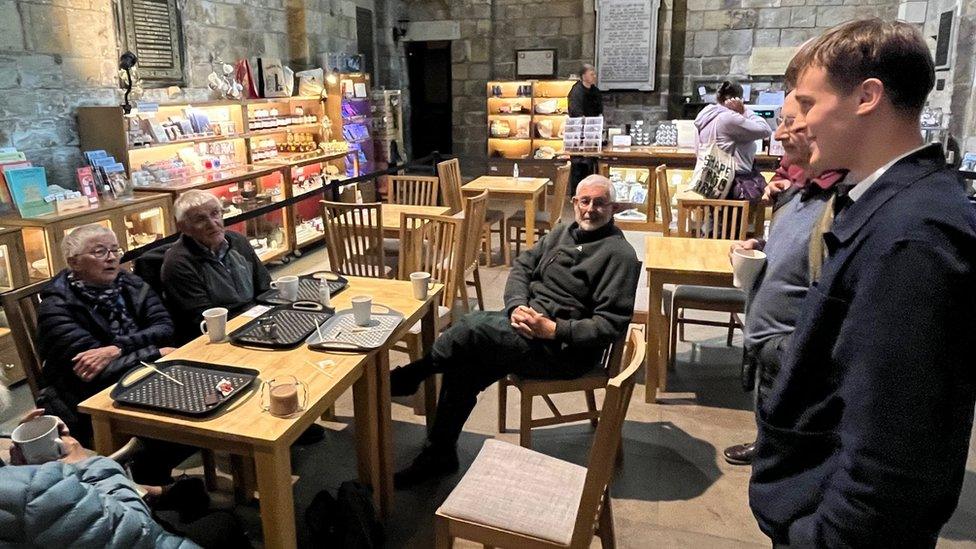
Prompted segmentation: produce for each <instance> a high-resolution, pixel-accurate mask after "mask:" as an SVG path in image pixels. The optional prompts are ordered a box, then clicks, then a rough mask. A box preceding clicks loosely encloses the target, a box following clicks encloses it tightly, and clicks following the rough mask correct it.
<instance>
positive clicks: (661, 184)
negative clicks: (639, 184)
mask: <svg viewBox="0 0 976 549" xmlns="http://www.w3.org/2000/svg"><path fill="white" fill-rule="evenodd" d="M654 177H655V178H656V179H657V200H658V203H659V205H660V207H661V234H663V235H664V236H671V233H672V231H673V230H674V229H673V228H672V227H671V225H673V224H674V216H673V214H672V212H671V191H670V189H669V188H668V167H667V165H666V164H661V165H660V166H658V167H657V168H655V169H654Z"/></svg>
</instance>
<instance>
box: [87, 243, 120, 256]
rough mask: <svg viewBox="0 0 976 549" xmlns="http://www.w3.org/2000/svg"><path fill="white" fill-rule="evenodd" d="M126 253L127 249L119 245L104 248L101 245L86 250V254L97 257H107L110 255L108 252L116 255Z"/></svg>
mask: <svg viewBox="0 0 976 549" xmlns="http://www.w3.org/2000/svg"><path fill="white" fill-rule="evenodd" d="M124 253H125V250H124V249H122V248H120V247H117V246H116V247H115V248H103V247H101V246H99V247H97V248H95V249H94V250H92V251H90V252H85V254H84V255H90V256H92V257H94V258H95V259H105V258H106V257H108V254H112V255H113V256H115V257H122V255H123V254H124Z"/></svg>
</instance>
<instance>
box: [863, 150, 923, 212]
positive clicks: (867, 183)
mask: <svg viewBox="0 0 976 549" xmlns="http://www.w3.org/2000/svg"><path fill="white" fill-rule="evenodd" d="M928 146H929V144H928V143H926V144H924V145H922V146H921V147H918V148H916V149H912V150H910V151H908V152H907V153H905V154H903V155H901V156H899V157H897V158H895V159H894V160H892V161H891V162H888V163H887V164H885V165H884V166H881V167H880V168H878V169H877V170H874V173H872V174H871V175H869V176H867V177H865V178H864V179H862V180H861V181H858V182H857V183H855V184H854V186H853V188H852V189H851V190H850V192H849V193H847V196H848V198H850V199H851V202H857V199H858V198H861V196H862V195H864V193H866V192H868V189H870V188H871V185H874V182H875V181H877V180H878V179H880V178H881V176H882V175H884V174H885V172H887V171H888V170H889V169H891V167H892V166H894V165H895V164H897V163H898V161H899V160H901V159H902V158H905V157H906V156H910V155H913V154H915V153H917V152H918V151H920V150H922V149H924V148H925V147H928ZM845 186H847V185H845Z"/></svg>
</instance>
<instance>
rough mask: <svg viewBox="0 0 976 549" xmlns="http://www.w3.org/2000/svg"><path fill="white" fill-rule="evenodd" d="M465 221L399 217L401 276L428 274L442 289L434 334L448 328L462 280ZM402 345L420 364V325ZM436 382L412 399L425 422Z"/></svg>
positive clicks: (432, 406) (425, 385) (433, 403)
mask: <svg viewBox="0 0 976 549" xmlns="http://www.w3.org/2000/svg"><path fill="white" fill-rule="evenodd" d="M463 230H464V220H463V219H460V218H458V217H453V216H444V215H420V214H407V213H401V214H400V242H401V246H402V247H401V253H400V273H402V274H401V277H402V278H403V279H405V280H409V277H410V273H412V272H417V271H423V272H427V273H430V279H431V282H435V283H439V284H443V285H444V291H443V293H442V294H441V295H442V300H443V301H442V303H441V304H440V305H439V306H438V307H437V322H436V332H437V333H439V332H441V331H442V330H444V329H446V328H447V327H448V326H450V324H451V322H452V308H453V305H454V300H455V298H456V296H457V295H458V289H457V285H458V283H459V281H461V282H462V283H463V277H464V261H463V260H464V243H463V237H464V234H463ZM401 342H402V343H403V345H402V346H401V345H396V346H394V347H393V348H394V349H396V350H398V351H403V352H406V353H407V355H408V356H409V357H410V360H419V359H420V358H421V355H422V352H423V341H422V334H421V325H420V322H417V323H415V324H414V325H413V326H411V327H410V329H409V330H407V333H406V334H405V335H404V336H403V339H402V340H401ZM436 386H437V383H436V378H435V376H432V377H431V379H428V380H426V381H425V382H424V383H423V385H422V386H421V387H420V388H419V389H418V390H417V393H416V394H415V395H414V411H415V413H417V414H424V413H427V419H428V422H429V421H430V419H431V418H432V417H433V416H432V414H431V413H432V412H433V411H434V409H435V407H436V404H437V390H436Z"/></svg>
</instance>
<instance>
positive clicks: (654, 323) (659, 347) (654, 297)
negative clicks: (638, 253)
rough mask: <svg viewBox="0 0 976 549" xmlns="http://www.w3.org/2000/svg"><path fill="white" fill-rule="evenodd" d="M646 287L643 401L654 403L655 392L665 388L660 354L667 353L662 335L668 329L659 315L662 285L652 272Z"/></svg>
mask: <svg viewBox="0 0 976 549" xmlns="http://www.w3.org/2000/svg"><path fill="white" fill-rule="evenodd" d="M647 285H648V288H649V292H648V294H649V295H650V301H649V302H648V304H647V330H646V332H647V333H646V334H645V335H646V337H647V357H646V358H645V367H644V400H645V402H654V400H655V399H656V398H657V390H658V389H659V388H660V389H663V388H664V387H665V383H664V381H662V378H664V376H665V375H666V374H667V368H666V367H664V366H662V364H666V363H663V362H662V361H661V359H660V356H659V355H661V354H662V353H666V352H667V348H668V346H667V343H666V340H664V338H662V337H661V336H662V334H664V333H665V332H666V331H667V329H668V327H667V326H666V323H665V320H664V315H663V314H662V313H661V301H662V292H663V290H664V285H663V283H662V282H661V281H660V280H659V279H658V277H657V276H655V275H654V274H653V273H652V272H648V273H647Z"/></svg>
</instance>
